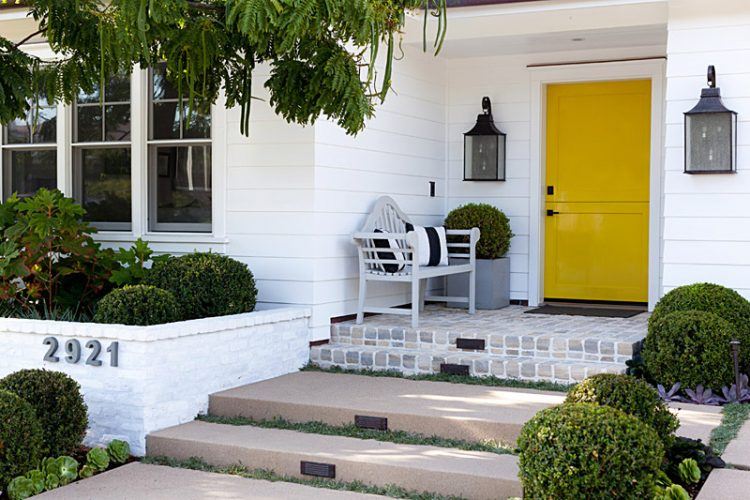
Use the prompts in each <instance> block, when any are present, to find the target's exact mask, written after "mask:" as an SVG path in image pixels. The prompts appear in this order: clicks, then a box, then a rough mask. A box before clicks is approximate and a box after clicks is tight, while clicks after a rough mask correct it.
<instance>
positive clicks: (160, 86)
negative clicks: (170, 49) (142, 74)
mask: <svg viewBox="0 0 750 500" xmlns="http://www.w3.org/2000/svg"><path fill="white" fill-rule="evenodd" d="M166 71H167V64H166V63H161V64H157V65H156V66H154V67H153V82H154V88H153V92H154V94H153V95H154V100H159V99H177V97H178V93H177V88H176V87H174V86H173V85H172V84H171V83H170V82H168V81H167V76H166Z"/></svg>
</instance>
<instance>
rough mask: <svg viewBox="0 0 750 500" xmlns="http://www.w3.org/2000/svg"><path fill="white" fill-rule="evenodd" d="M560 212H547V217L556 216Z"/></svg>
mask: <svg viewBox="0 0 750 500" xmlns="http://www.w3.org/2000/svg"><path fill="white" fill-rule="evenodd" d="M559 213H560V212H557V211H555V210H547V217H552V216H553V215H557V214H559Z"/></svg>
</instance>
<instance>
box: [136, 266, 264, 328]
mask: <svg viewBox="0 0 750 500" xmlns="http://www.w3.org/2000/svg"><path fill="white" fill-rule="evenodd" d="M146 283H147V284H149V285H153V286H156V287H159V288H163V289H164V290H168V291H170V292H172V293H173V294H174V296H175V297H176V298H177V302H178V303H179V304H180V309H181V314H182V318H183V319H193V318H207V317H211V316H224V315H226V314H239V313H243V312H250V311H252V310H253V309H255V298H256V296H257V294H258V290H257V288H255V279H254V278H253V273H252V272H250V269H248V267H247V266H246V265H245V264H243V263H242V262H239V261H237V260H234V259H231V258H229V257H227V256H225V255H219V254H215V253H191V254H188V255H182V256H180V257H171V258H169V259H167V260H164V261H160V262H157V263H156V264H154V266H153V268H152V269H151V271H150V272H149V273H148V275H147V277H146Z"/></svg>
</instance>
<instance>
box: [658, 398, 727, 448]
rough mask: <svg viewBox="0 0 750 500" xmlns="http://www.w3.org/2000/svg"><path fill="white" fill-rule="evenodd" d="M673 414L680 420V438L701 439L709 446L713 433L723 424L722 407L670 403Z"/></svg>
mask: <svg viewBox="0 0 750 500" xmlns="http://www.w3.org/2000/svg"><path fill="white" fill-rule="evenodd" d="M669 408H670V409H671V410H672V413H674V414H675V415H677V418H678V419H679V420H680V428H679V429H677V435H678V436H684V437H688V438H691V439H700V440H701V441H703V442H704V443H706V444H708V442H709V441H710V439H711V431H712V430H714V428H715V427H718V426H719V424H721V418H722V416H723V415H722V413H721V411H722V408H721V406H709V405H695V404H690V403H669Z"/></svg>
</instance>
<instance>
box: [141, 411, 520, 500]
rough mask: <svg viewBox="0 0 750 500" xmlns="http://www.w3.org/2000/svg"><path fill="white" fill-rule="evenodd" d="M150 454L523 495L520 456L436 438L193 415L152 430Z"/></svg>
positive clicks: (445, 490) (480, 494)
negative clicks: (410, 441)
mask: <svg viewBox="0 0 750 500" xmlns="http://www.w3.org/2000/svg"><path fill="white" fill-rule="evenodd" d="M146 453H147V455H149V456H159V455H163V456H169V457H173V458H176V459H187V458H190V457H200V458H201V459H203V460H204V461H206V462H208V463H209V464H213V465H219V466H227V465H234V464H242V465H243V466H245V467H248V468H251V469H255V468H263V469H271V470H273V471H275V472H276V473H277V474H282V475H289V476H294V477H308V478H309V477H310V476H303V475H302V474H301V470H300V469H301V461H311V462H317V463H326V464H333V465H335V479H336V480H339V481H347V482H349V481H362V482H364V483H366V484H372V485H379V486H386V485H397V486H400V487H402V488H406V489H408V490H415V491H428V492H432V493H438V494H442V495H455V496H462V497H465V498H470V499H498V498H507V497H517V496H521V484H520V481H519V480H518V476H517V474H518V463H517V458H516V457H515V456H511V455H496V454H494V453H483V452H475V451H463V450H455V449H448V448H438V447H433V446H416V445H402V444H393V443H386V442H380V441H374V440H361V439H353V438H347V437H340V436H320V435H316V434H304V433H299V432H293V431H286V430H277V429H263V428H259V427H253V426H230V425H220V424H211V423H207V422H200V421H195V422H190V423H188V424H183V425H179V426H176V427H171V428H168V429H164V430H162V431H158V432H155V433H152V434H150V435H149V436H148V437H147V438H146Z"/></svg>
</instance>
